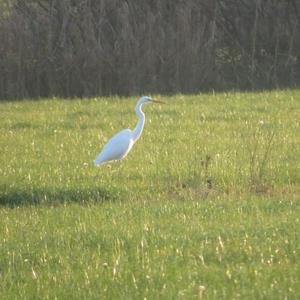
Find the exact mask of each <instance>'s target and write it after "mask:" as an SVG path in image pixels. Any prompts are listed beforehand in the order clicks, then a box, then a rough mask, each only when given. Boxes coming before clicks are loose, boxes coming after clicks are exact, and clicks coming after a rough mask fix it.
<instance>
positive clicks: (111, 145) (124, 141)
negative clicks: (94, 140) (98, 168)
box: [94, 129, 133, 165]
mask: <svg viewBox="0 0 300 300" xmlns="http://www.w3.org/2000/svg"><path fill="white" fill-rule="evenodd" d="M132 146H133V139H132V131H131V130H129V129H124V130H122V131H121V132H119V133H117V134H116V135H114V136H113V137H112V138H111V139H110V140H109V141H108V142H107V143H106V144H105V145H104V147H103V149H102V151H101V152H100V154H99V155H98V156H97V158H96V159H95V161H94V163H95V165H99V164H102V163H104V162H107V161H110V160H118V159H121V158H123V157H125V156H126V155H127V153H128V152H129V151H130V149H131V148H132Z"/></svg>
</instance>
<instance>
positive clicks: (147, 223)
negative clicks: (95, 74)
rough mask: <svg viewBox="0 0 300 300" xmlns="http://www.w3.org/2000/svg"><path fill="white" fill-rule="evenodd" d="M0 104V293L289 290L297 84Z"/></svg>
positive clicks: (220, 295) (295, 218) (254, 294)
mask: <svg viewBox="0 0 300 300" xmlns="http://www.w3.org/2000/svg"><path fill="white" fill-rule="evenodd" d="M160 98H163V100H164V101H165V102H167V104H166V105H161V106H154V105H152V106H150V105H149V106H146V107H145V113H146V125H145V130H144V133H143V135H142V138H141V139H140V140H139V141H138V142H137V144H136V145H135V146H134V148H133V150H132V151H131V153H130V154H129V155H128V157H127V158H126V159H125V160H123V161H122V162H119V163H115V164H111V165H104V166H103V167H101V168H94V167H93V165H92V161H93V159H94V158H95V156H96V155H97V153H98V152H99V151H100V149H101V147H102V145H103V144H104V143H105V141H106V140H107V139H108V138H109V137H110V136H111V135H112V134H114V133H116V132H117V131H119V130H120V129H122V128H126V127H129V128H132V127H134V126H135V122H136V117H135V114H134V110H133V107H134V104H135V101H136V99H133V98H130V99H125V98H124V99H123V98H117V97H116V98H96V99H84V100H74V101H62V100H59V99H51V100H39V101H25V102H6V103H1V110H0V116H1V118H0V131H1V139H0V144H1V156H0V175H1V186H0V204H1V206H0V220H1V221H0V277H1V281H0V298H1V299H37V298H41V299H55V298H56V299H99V298H101V299H198V298H200V299H201V298H203V299H233V298H235V299H284V298H287V299H297V298H299V296H300V289H299V286H300V284H299V283H300V282H299V278H300V276H299V275H300V274H299V269H300V268H299V250H300V249H299V245H300V243H299V234H298V228H299V225H300V224H299V207H300V206H299V203H300V202H299V200H300V199H299V191H300V187H299V182H300V178H299V174H300V172H299V157H300V148H299V147H298V145H299V139H300V138H299V127H300V123H299V121H298V120H299V119H300V118H299V117H300V116H299V111H300V110H299V108H300V101H299V99H300V93H299V91H274V92H270V93H267V92H266V93H256V94H255V93H226V94H212V95H210V94H202V95H191V96H183V95H176V96H172V97H160Z"/></svg>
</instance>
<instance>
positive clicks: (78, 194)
mask: <svg viewBox="0 0 300 300" xmlns="http://www.w3.org/2000/svg"><path fill="white" fill-rule="evenodd" d="M119 194H120V193H119V192H117V191H114V190H113V191H110V190H106V189H105V188H95V189H53V190H52V189H51V190H49V189H47V190H42V189H25V188H24V189H18V190H7V191H0V206H8V207H17V206H29V205H39V204H41V205H55V204H68V203H79V204H88V203H96V202H97V203H101V202H107V201H116V200H117V199H118V198H120V197H119Z"/></svg>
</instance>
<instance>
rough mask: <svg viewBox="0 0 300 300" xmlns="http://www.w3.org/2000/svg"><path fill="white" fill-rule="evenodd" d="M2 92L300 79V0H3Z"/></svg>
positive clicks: (179, 87)
mask: <svg viewBox="0 0 300 300" xmlns="http://www.w3.org/2000/svg"><path fill="white" fill-rule="evenodd" d="M0 9H1V12H0V40H1V43H0V69H1V73H0V98H1V99H10V98H24V97H26V98H27V97H46V96H61V97H74V96H79V97H81V96H93V95H109V94H122V95H128V94H140V93H143V92H153V93H154V92H155V93H174V92H183V93H191V92H198V91H202V90H211V89H214V90H224V89H260V88H276V87H295V86H297V85H299V83H300V30H299V29H300V24H299V23H300V2H299V1H297V0H266V1H263V0H254V1H248V0H241V1H234V0H185V1H182V0H165V1H157V0H135V1H123V0H122V1H120V0H81V1H79V0H63V1H61V0H3V1H0Z"/></svg>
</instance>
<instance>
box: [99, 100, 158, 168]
mask: <svg viewBox="0 0 300 300" xmlns="http://www.w3.org/2000/svg"><path fill="white" fill-rule="evenodd" d="M151 102H154V103H161V102H160V101H157V100H154V99H151V98H150V97H141V98H140V99H139V100H138V102H137V104H136V107H135V111H136V113H137V116H138V123H137V125H136V127H135V129H134V130H130V129H124V130H122V131H120V132H119V133H117V134H116V135H114V136H113V137H112V138H111V139H110V140H109V141H108V142H107V143H106V144H105V145H104V147H103V149H102V151H101V152H100V154H99V155H98V156H97V158H96V159H95V160H94V164H95V166H99V165H101V164H103V163H106V162H109V161H114V160H120V159H122V158H124V157H125V156H126V155H127V154H128V153H129V151H130V150H131V148H132V146H133V145H134V143H135V142H136V141H137V140H138V139H139V138H140V136H141V134H142V132H143V129H144V124H145V114H144V113H143V111H142V106H143V104H145V103H151Z"/></svg>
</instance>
